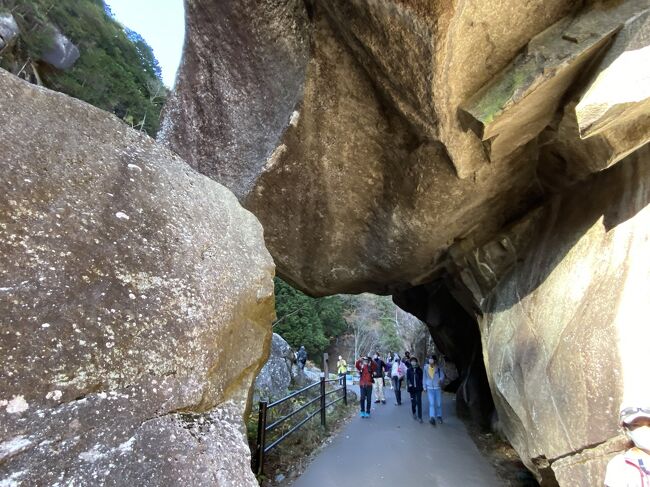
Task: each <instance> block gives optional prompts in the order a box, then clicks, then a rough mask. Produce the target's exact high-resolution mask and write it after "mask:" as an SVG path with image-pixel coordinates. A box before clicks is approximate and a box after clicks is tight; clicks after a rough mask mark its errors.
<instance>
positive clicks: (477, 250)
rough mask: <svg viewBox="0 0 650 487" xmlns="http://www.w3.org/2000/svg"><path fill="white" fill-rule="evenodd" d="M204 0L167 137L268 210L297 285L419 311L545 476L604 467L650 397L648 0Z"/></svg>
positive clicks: (260, 210) (472, 407)
mask: <svg viewBox="0 0 650 487" xmlns="http://www.w3.org/2000/svg"><path fill="white" fill-rule="evenodd" d="M212 4H213V2H211V1H210V0H202V1H199V2H193V9H195V10H197V11H198V10H201V11H202V12H203V13H206V12H209V13H210V15H211V16H210V17H209V21H208V19H207V18H206V17H205V16H204V17H201V16H199V15H196V14H192V13H190V15H189V30H188V33H189V36H188V43H187V46H186V53H187V55H188V56H191V59H193V61H192V63H191V64H185V65H184V66H183V69H182V70H181V73H180V75H179V78H178V86H177V90H176V94H175V99H174V100H173V101H172V103H171V105H170V108H169V112H168V117H167V121H166V124H165V130H164V133H163V136H162V141H163V143H166V144H168V145H169V146H170V147H172V148H173V149H174V150H176V151H177V152H178V153H179V154H181V155H182V156H183V157H184V158H185V159H186V160H187V161H188V162H189V163H190V164H191V165H192V166H194V167H196V168H198V169H199V170H200V171H202V172H204V173H206V174H209V175H211V176H212V177H215V178H216V179H217V180H219V181H222V182H224V184H226V185H227V186H228V187H229V188H230V189H232V190H233V191H234V192H235V193H236V194H237V196H238V197H239V199H240V201H241V202H242V204H243V205H244V206H245V207H246V208H248V209H250V210H251V211H252V212H253V213H254V214H255V215H256V216H257V217H258V218H259V219H260V221H261V223H262V225H263V226H264V229H265V241H266V244H267V246H268V248H269V250H270V251H271V253H272V255H273V257H274V259H275V261H276V264H277V266H278V272H279V274H280V275H281V276H282V277H283V278H284V279H286V280H287V281H289V282H291V283H292V284H294V285H295V286H297V287H299V288H300V289H302V290H304V291H306V292H308V293H310V294H312V295H314V296H323V295H328V294H335V293H356V292H365V291H369V292H375V293H379V294H392V295H393V296H394V299H395V301H396V302H397V303H398V304H399V305H400V306H402V307H404V309H406V310H407V311H409V312H411V313H413V314H415V315H417V316H418V317H420V318H422V319H423V320H424V321H425V322H426V323H427V324H428V326H429V328H430V330H431V332H432V335H433V336H434V338H435V340H436V343H437V344H438V345H439V347H440V348H441V349H443V350H444V351H445V352H446V353H447V354H448V355H449V356H450V357H453V359H454V360H455V361H457V362H458V363H459V365H460V369H461V371H462V373H463V374H464V375H463V384H462V387H461V388H460V389H459V397H460V398H461V399H462V401H461V403H462V404H464V405H465V406H466V407H467V410H468V413H469V414H470V415H471V416H473V417H474V418H475V419H476V420H477V421H479V422H481V423H483V424H487V423H489V422H494V421H497V422H498V423H497V424H498V425H499V427H500V428H501V429H502V430H503V431H504V432H505V434H506V436H507V437H508V439H509V440H510V442H511V443H512V444H513V446H514V447H515V448H516V449H517V451H518V452H519V454H520V455H521V457H522V459H523V460H524V462H525V463H526V465H527V466H528V467H529V468H530V469H531V470H532V471H533V472H535V473H536V475H537V476H538V478H539V479H540V480H544V481H545V482H551V483H552V482H555V481H557V482H559V483H560V484H562V485H575V482H576V479H578V480H579V482H578V483H580V484H581V485H595V484H598V483H602V476H603V473H604V467H605V464H606V461H607V459H608V458H609V457H610V456H611V454H612V452H614V451H616V449H617V448H620V440H621V437H620V436H619V434H618V429H617V424H616V417H617V411H618V408H619V406H620V403H621V402H622V401H623V400H637V401H643V400H647V399H648V398H644V397H638V396H639V395H641V396H642V395H643V393H642V392H641V391H640V388H639V387H638V386H636V387H635V386H634V385H633V380H632V379H631V375H630V374H632V375H634V374H635V373H634V370H636V368H637V367H638V368H641V369H643V368H647V366H648V363H647V362H644V360H646V359H645V358H643V356H644V355H645V354H637V353H635V349H634V344H633V343H632V342H633V340H631V339H630V336H631V334H634V333H640V332H642V333H644V332H643V331H642V330H640V329H639V327H641V326H642V325H641V323H640V321H639V318H638V316H641V315H642V312H641V310H640V308H639V306H640V304H639V302H641V301H643V300H642V299H641V300H640V301H639V302H637V301H635V300H634V299H633V298H632V296H634V295H636V296H640V294H637V293H640V292H642V291H640V289H643V290H644V291H643V292H647V290H648V285H649V281H650V279H648V265H647V263H645V262H642V261H641V260H637V259H640V258H639V255H640V254H639V253H638V252H641V250H640V249H641V248H643V247H644V246H645V245H647V243H646V239H647V233H648V227H647V225H646V224H645V221H646V219H647V206H646V203H647V201H646V194H647V181H648V175H647V170H646V166H647V162H648V157H649V155H648V149H647V148H644V147H643V146H644V144H646V143H647V142H648V141H649V140H650V126H649V125H648V122H649V121H650V117H649V115H648V114H649V106H650V105H649V102H648V100H649V99H650V98H649V96H650V92H648V89H647V86H648V85H647V82H644V81H643V80H644V79H646V78H645V77H646V69H645V68H644V67H642V66H647V65H650V63H648V49H649V47H648V15H649V14H648V8H649V7H650V6H649V5H648V3H647V1H641V0H627V1H622V2H620V1H618V2H615V1H578V0H576V1H572V2H566V1H542V0H539V1H531V2H525V3H523V4H522V2H515V1H501V2H485V1H473V0H463V1H458V2H435V1H408V2H406V1H400V0H382V1H377V2H374V1H373V2H370V1H366V0H353V1H347V0H346V1H339V0H331V1H327V2H310V1H307V2H297V1H296V2H291V1H286V2H280V3H278V2H258V3H255V4H253V3H249V2H244V4H245V5H244V4H242V5H241V6H235V5H234V4H232V3H227V4H225V5H227V6H226V7H222V11H221V12H220V16H219V15H216V14H214V15H213V14H212V9H213V7H212ZM279 5H281V7H280V6H279ZM261 18H264V19H266V21H267V22H266V23H261V22H260V19H261ZM231 21H235V22H236V23H237V25H238V26H240V27H241V26H242V25H244V26H245V27H246V28H245V29H244V28H240V27H238V29H237V33H238V35H237V36H231V35H229V33H228V26H229V25H231V24H230V22H231ZM224 45H225V46H228V48H227V49H223V46H224ZM219 46H221V50H220V51H219V54H218V55H215V54H214V53H215V52H216V51H217V48H218V47H219ZM238 52H246V53H247V56H246V57H244V58H242V57H240V56H238V55H236V53H238ZM631 59H635V60H636V61H635V62H630V60H631ZM642 59H643V61H641V60H642ZM215 63H217V64H218V66H219V71H218V74H217V73H215V71H214V69H213V65H214V64H215ZM278 66H281V67H283V69H282V70H281V71H278V69H277V68H278ZM282 87H284V88H286V91H284V90H283V88H282ZM217 94H221V96H220V97H219V98H218V99H217V98H214V97H216V96H217ZM279 94H284V96H285V97H284V98H282V100H283V101H282V102H276V103H273V104H270V105H269V104H266V103H265V102H266V100H279V99H280V98H278V97H279ZM289 94H294V95H296V96H295V98H293V99H290V98H288V97H287V95H289ZM224 95H227V96H224ZM206 96H208V97H211V98H210V106H211V107H212V110H213V111H212V112H211V113H210V116H209V117H206V116H202V114H201V110H204V109H205V106H206V100H205V97H206ZM260 107H263V110H262V111H260ZM188 120H191V121H192V123H188ZM226 121H228V128H229V131H228V134H227V136H224V137H220V136H219V133H217V132H215V131H218V130H221V128H220V127H222V126H223V124H225V123H226ZM252 126H254V127H255V128H254V129H251V127H252ZM274 134H275V135H274ZM274 136H275V139H274V138H273V137H274ZM260 137H262V138H263V141H262V142H263V143H255V144H254V146H255V147H256V149H257V152H255V153H251V151H250V150H249V147H250V145H251V141H255V140H258V139H260ZM224 154H229V155H230V156H231V159H233V160H225V159H224ZM629 347H631V348H629ZM632 364H634V365H632ZM493 408H494V409H493ZM493 410H494V411H495V412H496V415H493V414H492V411H493ZM495 418H497V419H495ZM589 424H593V426H592V427H588V425H589ZM570 479H573V480H570Z"/></svg>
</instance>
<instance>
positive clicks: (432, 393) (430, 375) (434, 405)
mask: <svg viewBox="0 0 650 487" xmlns="http://www.w3.org/2000/svg"><path fill="white" fill-rule="evenodd" d="M423 376H424V380H423V386H424V390H425V391H426V392H427V397H428V399H429V423H431V424H432V425H433V426H435V425H436V419H437V420H438V422H439V423H440V424H442V381H443V380H444V378H445V373H444V372H443V371H442V367H440V365H439V364H438V358H437V357H436V356H435V355H432V356H431V357H429V363H428V364H427V365H426V366H425V367H424V373H423Z"/></svg>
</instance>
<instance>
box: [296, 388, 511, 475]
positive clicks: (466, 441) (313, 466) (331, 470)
mask: <svg viewBox="0 0 650 487" xmlns="http://www.w3.org/2000/svg"><path fill="white" fill-rule="evenodd" d="M454 400H455V398H454V397H453V396H451V395H449V394H445V395H444V398H443V416H444V424H442V425H438V426H436V427H433V426H431V425H430V424H428V423H427V420H428V410H429V409H428V408H429V406H428V402H427V398H426V394H423V397H422V413H423V414H422V418H423V420H424V423H423V424H420V423H419V422H417V421H414V420H413V417H412V416H411V402H410V397H409V395H408V394H407V393H406V392H405V391H404V390H403V391H402V405H401V406H395V405H394V403H395V399H394V395H393V391H392V390H390V389H386V404H385V405H383V404H373V408H372V414H371V418H370V419H362V418H360V417H359V416H358V414H357V416H356V417H355V418H354V419H353V420H352V421H351V422H350V423H348V424H347V425H346V426H345V427H344V428H343V429H342V430H341V431H340V432H339V434H338V435H337V437H336V438H335V439H334V440H333V441H332V443H330V444H329V445H327V446H326V447H325V448H324V449H323V450H322V451H321V452H320V454H318V456H317V457H316V458H315V459H314V460H313V461H312V463H310V464H309V466H308V467H307V469H306V471H305V472H304V474H303V475H301V476H300V477H299V478H298V479H296V481H295V482H294V483H293V484H292V485H293V487H365V486H370V485H382V486H410V487H423V486H427V487H429V486H431V487H470V486H481V487H493V486H494V487H496V486H503V485H504V483H503V482H502V481H501V480H499V479H498V477H497V475H496V473H495V471H494V469H493V467H492V466H491V465H490V463H489V462H488V461H487V460H486V459H485V457H483V456H482V455H481V453H480V452H479V451H478V449H477V448H476V446H475V445H474V443H473V441H472V439H471V438H470V437H469V435H468V433H467V430H466V429H465V425H464V424H463V423H462V422H461V421H460V420H459V419H458V418H457V417H456V416H455V415H454V411H455V404H454ZM373 401H374V397H373Z"/></svg>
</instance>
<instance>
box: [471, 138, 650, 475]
mask: <svg viewBox="0 0 650 487" xmlns="http://www.w3.org/2000/svg"><path fill="white" fill-rule="evenodd" d="M648 160H650V153H649V152H648V151H647V150H642V151H639V152H638V153H635V154H634V155H632V156H630V158H629V159H627V160H625V161H624V162H622V163H621V164H620V165H618V166H616V167H615V168H613V169H611V170H609V171H607V172H605V173H602V174H599V175H598V176H596V177H593V178H591V179H590V180H588V181H586V182H585V183H582V184H581V185H579V186H578V187H577V188H574V189H573V191H571V192H570V193H568V194H565V195H563V196H558V197H556V198H555V199H553V200H551V201H550V203H549V204H548V205H547V206H546V207H545V208H544V210H543V217H542V218H541V219H538V220H537V225H536V226H535V227H534V230H533V231H532V232H531V234H530V235H529V242H530V246H529V248H528V249H527V250H526V249H523V248H522V249H519V250H521V251H525V253H524V255H525V258H524V260H523V262H521V263H520V264H518V265H517V266H515V267H514V268H513V269H512V270H511V271H510V272H509V273H507V274H506V277H505V278H504V279H502V280H501V282H500V283H499V284H498V285H497V286H496V287H495V288H494V290H493V291H492V293H491V296H490V299H489V300H488V303H487V304H486V306H484V308H483V309H484V311H485V315H484V318H483V319H482V320H481V321H480V326H481V334H482V340H483V350H484V359H485V363H486V367H487V370H488V378H489V380H490V384H491V388H492V392H493V396H494V399H495V403H496V406H497V411H498V412H499V417H500V421H501V422H502V424H503V426H504V428H505V431H506V434H507V436H508V439H509V440H510V441H511V442H512V444H513V445H514V446H515V448H516V449H517V451H518V452H519V453H520V454H521V455H522V457H523V458H524V460H525V461H527V465H528V466H529V467H531V468H532V469H535V468H536V467H535V465H539V464H541V463H544V462H548V463H549V464H550V466H551V468H553V469H555V467H554V465H555V464H554V463H553V462H554V460H555V459H558V458H561V457H566V456H567V455H571V454H572V452H579V451H581V450H583V449H585V448H588V447H589V448H592V447H594V446H595V445H599V444H601V443H604V442H605V441H607V440H609V439H610V438H613V437H615V436H616V435H617V434H618V424H617V420H618V409H619V406H620V404H621V403H622V402H623V401H624V400H636V401H637V402H639V401H646V402H647V401H648V400H650V397H649V395H648V392H647V388H646V387H645V385H644V379H643V372H642V371H647V370H648V369H650V358H649V357H648V354H647V353H644V352H643V350H642V346H641V345H640V344H639V341H641V342H645V340H647V337H648V335H649V334H650V332H647V331H646V330H644V326H645V325H643V315H644V314H645V312H644V307H645V305H646V301H644V300H643V299H641V296H647V295H648V293H650V266H649V265H648V260H647V258H646V256H647V255H648V252H649V251H650V247H649V242H650V208H649V207H648V203H649V202H650V185H649V182H650V166H649V165H648ZM645 328H646V329H647V327H645ZM607 460H608V457H606V456H605V457H603V458H602V459H601V463H600V467H601V470H600V472H601V475H602V476H604V469H605V466H606V463H607ZM594 461H595V460H594ZM586 472H587V471H586V470H585V471H584V472H582V474H585V475H586ZM582 474H581V473H580V472H578V471H576V473H575V475H578V476H579V475H582ZM590 475H593V472H592V474H590ZM602 478H604V477H601V478H600V479H599V481H598V482H596V483H593V482H591V481H589V479H588V478H587V477H584V478H579V479H578V480H576V478H574V482H575V484H574V485H601V484H602ZM567 485H568V484H567Z"/></svg>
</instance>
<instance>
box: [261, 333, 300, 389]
mask: <svg viewBox="0 0 650 487" xmlns="http://www.w3.org/2000/svg"><path fill="white" fill-rule="evenodd" d="M294 359H295V356H294V352H293V349H292V348H291V346H290V345H289V344H288V343H287V342H286V341H285V340H284V339H283V338H282V337H281V336H280V335H278V334H277V333H274V334H273V339H272V341H271V354H270V355H269V359H268V360H267V361H266V363H265V364H264V367H262V370H260V373H259V374H258V375H257V379H255V395H256V396H257V397H259V398H266V399H271V400H273V399H279V398H281V397H283V396H284V395H286V393H287V390H288V389H289V385H290V384H291V366H292V364H293V362H294Z"/></svg>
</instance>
